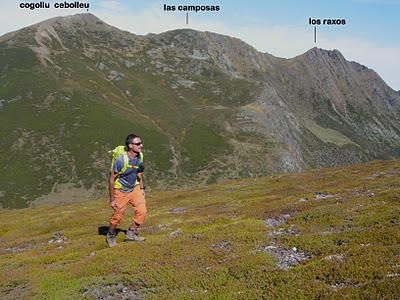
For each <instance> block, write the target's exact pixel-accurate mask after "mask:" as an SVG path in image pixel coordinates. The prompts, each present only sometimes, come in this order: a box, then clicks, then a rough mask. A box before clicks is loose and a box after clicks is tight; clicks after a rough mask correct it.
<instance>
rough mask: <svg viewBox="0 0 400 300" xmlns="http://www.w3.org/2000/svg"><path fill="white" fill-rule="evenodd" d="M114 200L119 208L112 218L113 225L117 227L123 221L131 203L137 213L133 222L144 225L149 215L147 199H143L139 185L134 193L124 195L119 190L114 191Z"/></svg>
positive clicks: (115, 210)
mask: <svg viewBox="0 0 400 300" xmlns="http://www.w3.org/2000/svg"><path fill="white" fill-rule="evenodd" d="M114 199H115V201H116V203H117V208H116V209H114V213H113V214H112V216H111V220H110V223H111V224H112V225H117V224H118V223H119V222H120V221H121V219H122V217H123V216H124V213H125V211H126V209H127V208H128V204H129V203H130V204H131V205H132V207H133V210H134V211H135V214H134V216H133V221H134V222H135V223H137V224H139V225H141V224H143V223H144V219H145V218H146V213H147V209H146V199H145V198H144V197H143V194H142V192H141V190H140V186H139V185H137V186H135V188H134V189H133V191H132V192H129V193H123V192H121V191H120V190H118V189H114Z"/></svg>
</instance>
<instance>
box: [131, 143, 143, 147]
mask: <svg viewBox="0 0 400 300" xmlns="http://www.w3.org/2000/svg"><path fill="white" fill-rule="evenodd" d="M132 144H134V145H136V146H140V145H143V142H139V143H132Z"/></svg>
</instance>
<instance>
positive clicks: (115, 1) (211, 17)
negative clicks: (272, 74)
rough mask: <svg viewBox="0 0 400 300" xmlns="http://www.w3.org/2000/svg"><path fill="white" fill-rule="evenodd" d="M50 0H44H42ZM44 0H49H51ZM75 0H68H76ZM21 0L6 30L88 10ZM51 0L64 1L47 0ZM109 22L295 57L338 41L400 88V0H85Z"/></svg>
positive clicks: (9, 2)
mask: <svg viewBox="0 0 400 300" xmlns="http://www.w3.org/2000/svg"><path fill="white" fill-rule="evenodd" d="M41 1H43V0H41ZM44 1H45V0H44ZM75 1H76V0H74V1H72V0H70V1H69V0H67V2H75ZM20 2H40V1H34V0H24V1H19V0H2V1H1V2H0V3H1V4H0V8H1V9H0V35H2V34H4V33H6V32H9V31H13V30H17V29H19V28H21V27H24V26H28V25H31V24H33V23H36V22H39V21H42V20H45V19H47V18H50V17H54V16H58V15H69V14H75V13H79V12H85V11H84V10H80V9H78V10H75V9H62V10H60V9H58V10H57V9H48V10H47V9H46V10H40V9H38V10H33V11H31V10H29V9H21V8H19V3H20ZM45 2H49V3H51V4H52V3H54V2H64V1H55V0H48V1H45ZM81 2H86V3H90V12H91V13H93V14H95V15H97V16H98V17H100V18H101V19H103V20H104V21H105V22H107V23H109V24H111V25H114V26H116V27H118V28H121V29H124V30H127V31H130V32H132V33H135V34H147V33H149V32H154V33H159V32H163V31H166V30H171V29H176V28H187V27H189V28H193V29H196V30H207V31H213V32H217V33H221V34H227V35H230V36H234V37H237V38H240V39H242V40H244V41H245V42H247V43H249V44H250V45H252V46H254V47H255V48H256V49H258V50H259V51H262V52H268V53H271V54H273V55H275V56H279V57H287V58H289V57H293V56H296V55H299V54H301V53H303V52H305V51H307V50H308V49H310V48H312V47H314V46H317V47H320V48H325V49H338V50H339V51H341V52H342V54H343V55H344V56H345V57H346V58H347V59H348V60H353V61H357V62H359V63H362V64H364V65H366V66H368V67H370V68H373V69H374V70H375V71H377V72H378V74H379V75H380V76H381V77H382V78H383V79H384V80H385V81H386V82H387V83H388V84H389V85H390V86H391V87H392V88H394V89H396V90H399V89H400V76H398V70H399V69H400V38H399V37H400V21H399V20H400V0H347V1H345V0H336V1H334V2H333V1H327V0H326V1H325V0H320V1H311V0H298V1H294V0H281V1H271V0H270V1H268V0H264V1H261V0H248V1H228V0H213V1H207V0H205V1H193V0H180V1H179V0H164V1H158V0H81ZM163 4H168V5H176V6H177V5H219V6H220V7H221V10H220V11H219V12H217V13H203V12H198V13H190V14H189V25H186V23H185V13H184V12H165V11H163ZM309 17H313V18H321V19H324V18H340V19H342V18H344V19H346V22H347V25H346V26H331V27H327V26H319V27H318V29H317V30H318V31H317V32H318V39H317V43H316V44H315V43H314V41H313V27H312V26H310V25H308V18H309Z"/></svg>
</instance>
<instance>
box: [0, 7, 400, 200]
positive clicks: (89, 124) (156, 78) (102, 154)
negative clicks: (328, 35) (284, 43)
mask: <svg viewBox="0 0 400 300" xmlns="http://www.w3.org/2000/svg"><path fill="white" fill-rule="evenodd" d="M60 20H61V21H60ZM99 20H100V19H98V18H97V17H95V16H93V15H90V14H89V15H87V14H83V15H82V14H81V15H75V16H71V17H66V18H65V17H61V19H60V18H54V19H51V20H50V21H43V22H41V23H39V24H36V25H33V26H30V27H25V28H23V29H21V30H20V31H17V32H13V33H12V34H11V35H8V36H7V39H4V36H3V37H1V38H0V40H1V41H2V42H0V61H2V64H3V65H2V67H1V68H0V77H1V78H2V79H3V83H2V85H1V86H0V114H1V116H2V118H0V125H1V126H0V128H1V129H0V130H1V135H2V138H1V139H0V143H1V146H2V149H4V150H3V151H2V152H0V159H1V161H2V163H3V165H4V166H5V167H4V168H5V169H7V170H11V173H10V177H9V181H7V182H5V181H3V182H0V192H1V193H0V201H1V203H3V205H4V206H24V205H27V203H28V202H29V201H33V200H35V199H37V198H39V197H41V196H44V195H46V194H48V193H50V194H53V195H54V196H55V197H57V187H59V188H60V189H63V188H62V187H64V188H65V187H66V186H68V187H69V188H68V189H71V190H72V189H74V188H75V189H76V191H77V193H79V191H80V189H82V188H83V189H84V190H85V191H86V190H89V191H91V193H92V194H93V196H96V197H97V196H99V195H101V194H102V193H105V192H106V189H105V188H106V186H105V184H104V182H106V177H107V170H108V165H109V158H108V156H107V152H108V150H110V149H112V148H113V147H114V146H115V145H118V144H120V143H121V142H122V141H123V139H124V135H126V134H128V133H129V132H131V131H135V132H136V133H140V135H142V138H143V139H144V141H145V143H146V148H145V152H146V159H147V162H148V164H147V166H148V168H147V169H148V170H149V176H148V178H149V181H150V185H149V186H154V187H155V188H158V189H165V188H174V187H182V186H194V185H205V184H208V183H211V182H215V181H217V180H221V179H232V178H242V177H254V176H261V175H268V174H272V173H275V172H297V171H302V170H305V169H309V168H319V167H327V166H336V165H340V164H350V163H354V162H361V161H368V160H371V159H378V158H386V159H390V158H393V157H397V156H398V155H399V154H400V121H399V115H400V114H399V109H400V96H399V95H398V93H396V92H395V91H393V90H392V89H391V88H390V87H388V86H387V85H386V84H385V83H384V81H383V80H382V79H381V78H380V77H379V76H378V75H377V74H376V73H375V72H374V71H372V70H370V69H368V68H366V67H364V66H362V65H360V64H357V63H354V62H348V61H347V60H345V58H344V57H343V56H342V55H341V54H340V52H339V51H338V50H333V51H330V50H322V49H318V48H312V49H310V50H309V51H307V52H306V53H304V54H302V55H299V56H297V57H295V58H291V59H283V58H277V57H274V56H272V55H270V54H268V53H261V52H259V51H257V50H256V49H255V48H254V47H252V46H250V45H248V44H246V43H245V42H243V41H241V40H239V39H236V38H230V37H228V36H223V35H219V34H216V33H210V32H198V31H195V30H191V29H190V30H188V29H179V30H174V31H168V32H165V33H161V34H148V35H145V36H139V35H135V34H132V33H129V32H126V31H121V30H119V29H117V28H115V27H112V26H111V25H108V24H106V23H104V22H102V21H101V20H100V21H99ZM62 24H66V27H65V26H62ZM85 24H86V25H85ZM71 26H72V27H73V28H72V29H71ZM16 116H19V118H16ZM29 137H30V139H29V140H27V138H29ZM26 147H31V148H30V151H31V155H30V156H28V157H26V156H24V149H25V148H26ZM10 152H11V153H12V154H11V157H10V156H9V155H8V153H10ZM46 153H51V155H49V156H46ZM206 154H208V155H206ZM26 165H28V166H31V167H30V168H29V169H28V170H25V171H26V172H27V173H26V174H27V175H26V176H27V178H24V179H23V180H22V178H21V170H20V168H21V167H23V166H26ZM42 172H45V174H46V175H45V178H42V176H41V174H42ZM10 183H11V184H10ZM21 183H23V184H22V185H21ZM15 185H18V186H21V188H20V190H18V189H17V190H16V189H15V188H14V186H15ZM71 186H72V187H73V188H71Z"/></svg>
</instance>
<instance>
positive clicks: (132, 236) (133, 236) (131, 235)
mask: <svg viewBox="0 0 400 300" xmlns="http://www.w3.org/2000/svg"><path fill="white" fill-rule="evenodd" d="M145 240H146V239H145V238H144V237H141V236H139V234H138V233H137V231H136V230H131V229H128V230H127V231H126V234H125V239H124V242H144V241H145Z"/></svg>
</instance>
